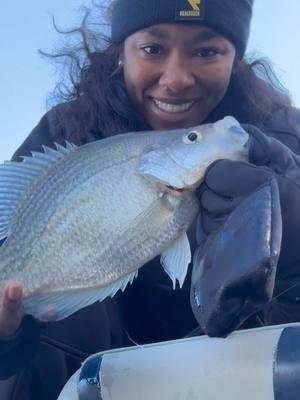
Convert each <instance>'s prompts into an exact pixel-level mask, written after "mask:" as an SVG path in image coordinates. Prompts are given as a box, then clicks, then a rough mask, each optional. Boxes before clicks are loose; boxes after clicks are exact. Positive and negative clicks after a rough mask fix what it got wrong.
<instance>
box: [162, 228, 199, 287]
mask: <svg viewBox="0 0 300 400" xmlns="http://www.w3.org/2000/svg"><path fill="white" fill-rule="evenodd" d="M191 259H192V257H191V247H190V243H189V239H188V237H187V234H186V233H184V234H183V235H181V236H180V237H179V238H178V239H176V240H175V241H174V242H173V243H172V244H171V246H170V247H168V249H167V250H165V251H164V252H163V253H162V254H161V257H160V262H161V265H162V266H163V268H164V270H165V271H166V273H167V274H168V275H169V277H170V278H171V280H172V282H173V289H175V287H176V280H178V282H179V286H180V287H182V285H183V282H184V280H185V277H186V274H187V270H188V266H189V264H190V262H191Z"/></svg>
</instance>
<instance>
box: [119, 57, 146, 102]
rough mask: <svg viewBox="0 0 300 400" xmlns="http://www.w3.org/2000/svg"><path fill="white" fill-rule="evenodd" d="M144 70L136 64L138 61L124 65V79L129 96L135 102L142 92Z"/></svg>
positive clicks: (144, 83)
mask: <svg viewBox="0 0 300 400" xmlns="http://www.w3.org/2000/svg"><path fill="white" fill-rule="evenodd" d="M145 78H146V75H145V71H144V70H143V69H142V68H141V67H140V66H139V65H138V63H133V62H132V63H130V65H125V66H124V81H125V86H126V89H127V92H128V94H129V97H131V98H132V100H134V101H135V102H136V101H137V98H139V97H140V96H141V94H142V92H143V89H144V86H145V85H146V79H145Z"/></svg>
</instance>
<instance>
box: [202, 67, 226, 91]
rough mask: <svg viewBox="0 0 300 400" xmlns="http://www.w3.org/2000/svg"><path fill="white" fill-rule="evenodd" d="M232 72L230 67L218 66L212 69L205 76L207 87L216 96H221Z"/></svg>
mask: <svg viewBox="0 0 300 400" xmlns="http://www.w3.org/2000/svg"><path fill="white" fill-rule="evenodd" d="M231 74H232V68H231V67H230V66H227V67H226V68H224V67H222V66H220V67H217V68H214V69H212V70H211V71H210V72H209V74H208V75H207V76H206V79H205V82H204V81H203V83H204V84H205V85H206V87H207V89H208V90H209V91H210V92H211V94H214V95H215V96H217V97H223V96H224V94H225V93H226V91H227V89H228V86H229V83H230V79H231Z"/></svg>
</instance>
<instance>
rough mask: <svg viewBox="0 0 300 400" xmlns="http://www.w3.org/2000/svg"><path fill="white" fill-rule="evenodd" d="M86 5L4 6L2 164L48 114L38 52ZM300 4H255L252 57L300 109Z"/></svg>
mask: <svg viewBox="0 0 300 400" xmlns="http://www.w3.org/2000/svg"><path fill="white" fill-rule="evenodd" d="M82 4H89V1H88V0H86V1H85V0H27V1H19V2H17V4H16V2H8V1H5V2H4V1H3V4H2V5H1V14H0V38H1V39H0V54H1V61H0V87H1V90H0V162H3V160H5V159H9V158H10V157H11V155H12V153H13V151H14V150H15V149H16V148H17V147H18V145H19V144H21V143H22V141H23V140H24V139H25V137H26V136H27V135H28V134H29V132H30V131H31V130H32V128H33V127H34V126H35V125H36V124H37V122H38V121H39V119H40V118H41V117H42V115H43V114H44V113H45V111H46V110H47V102H46V99H47V96H48V94H49V92H51V90H52V88H53V87H54V84H55V82H56V81H57V79H58V76H57V74H56V73H55V69H54V68H53V66H51V65H50V64H49V63H48V62H47V61H46V60H45V59H43V58H41V57H40V55H39V54H38V52H37V49H44V50H48V51H51V50H52V49H53V48H54V47H55V45H57V44H59V43H60V42H59V37H58V36H57V34H56V32H55V31H54V29H53V27H52V22H51V14H54V16H55V17H56V20H57V22H58V25H59V26H61V27H66V28H68V27H72V26H73V24H74V23H75V22H76V21H78V16H79V15H80V14H79V13H78V9H79V7H80V6H81V5H82ZM299 15H300V1H299V0H285V1H279V0H256V4H255V7H254V18H253V24H252V30H251V36H250V42H249V46H248V53H253V52H254V51H255V53H256V54H258V55H264V56H267V57H268V58H269V59H271V60H272V61H273V63H274V66H275V69H276V71H277V73H278V74H279V76H280V77H281V79H282V81H283V82H284V83H285V85H286V86H287V88H288V89H289V91H290V93H291V95H292V97H293V101H294V104H295V105H296V106H299V107H300V79H299V71H300V57H299V50H300V45H299V42H300V23H299Z"/></svg>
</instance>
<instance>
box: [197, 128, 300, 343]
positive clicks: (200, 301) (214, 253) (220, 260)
mask: <svg viewBox="0 0 300 400" xmlns="http://www.w3.org/2000/svg"><path fill="white" fill-rule="evenodd" d="M247 131H248V132H249V134H250V139H249V163H247V162H235V161H228V160H222V161H217V162H216V163H214V164H213V165H212V166H211V167H210V168H209V169H208V171H207V173H206V176H205V181H204V183H203V184H202V186H201V188H200V192H201V194H200V203H201V218H200V219H199V221H198V227H197V230H198V235H197V236H198V237H199V238H200V239H201V238H202V239H203V238H204V240H202V241H201V243H200V244H199V247H198V249H197V250H196V252H195V256H194V263H193V274H192V286H191V304H192V309H193V311H194V314H195V317H196V319H197V320H198V322H199V324H200V326H201V327H202V329H203V330H204V332H205V333H206V334H208V335H212V336H226V335H227V334H228V333H230V332H231V331H232V330H234V329H236V328H238V327H239V326H240V325H241V323H243V322H244V321H245V320H246V319H247V318H248V317H249V316H250V315H252V314H253V313H254V312H255V311H256V312H257V311H258V310H260V309H261V308H262V306H263V304H267V303H268V301H270V300H271V298H272V294H273V289H274V279H275V274H276V266H277V259H276V260H275V259H274V254H275V253H274V251H270V252H269V257H266V255H267V247H268V246H266V243H264V241H263V238H264V237H265V238H267V232H268V231H267V230H265V232H264V234H263V235H261V236H260V241H259V240H258V241H257V238H256V237H255V236H256V232H258V230H259V227H260V226H261V224H263V223H265V222H263V221H259V220H256V225H255V224H254V226H249V227H248V226H247V225H244V226H245V229H244V230H243V229H242V228H241V226H242V224H243V217H244V214H245V213H247V210H248V209H249V207H251V206H250V205H249V204H250V203H249V201H248V203H247V199H248V198H249V199H250V198H251V201H253V200H252V198H253V199H254V201H257V199H258V200H259V201H258V204H263V205H264V206H266V205H267V204H268V201H267V197H268V196H267V193H268V190H267V189H268V188H269V193H270V198H271V197H273V198H274V199H275V201H274V202H273V203H270V204H271V207H274V204H275V205H276V204H277V209H278V210H277V212H275V213H273V214H272V212H271V211H272V210H269V211H270V212H269V214H268V213H267V212H263V213H259V212H258V211H260V210H258V211H257V212H256V211H255V207H254V208H253V210H254V211H253V210H251V212H252V213H253V214H254V217H253V218H254V220H255V217H256V216H257V215H259V218H263V219H264V221H265V220H268V218H269V217H268V215H269V216H270V217H272V218H273V220H274V221H276V226H277V227H278V228H277V229H278V230H280V232H275V236H274V237H275V241H274V243H275V247H278V248H279V249H280V240H278V237H279V234H280V235H281V229H282V242H281V249H280V261H279V265H280V267H282V266H288V265H289V264H292V263H295V262H296V261H298V260H300V246H299V245H298V236H300V212H299V211H298V210H299V204H300V159H299V156H298V155H296V154H295V153H293V152H292V151H291V150H290V149H289V148H288V147H286V146H285V145H284V144H282V143H281V142H279V141H277V140H276V139H274V138H272V137H267V136H265V135H264V134H263V133H262V132H260V131H259V130H258V129H256V128H254V127H249V126H248V127H247ZM260 188H263V190H262V191H260ZM278 189H279V191H278ZM276 192H277V194H278V192H279V196H280V202H279V199H278V196H277V195H276ZM253 193H254V194H255V193H257V194H258V196H256V197H255V196H253ZM272 193H273V194H272ZM249 196H250V197H249ZM251 196H252V197H251ZM276 196H277V200H276ZM261 199H262V200H263V201H261ZM245 204H246V206H245ZM239 205H240V206H239ZM280 205H281V207H280ZM238 206H239V207H238ZM280 208H281V217H282V218H280ZM233 210H234V212H233ZM266 211H267V210H266ZM273 211H276V210H273ZM231 214H232V216H234V218H231V219H230V218H229V216H230V215H231ZM278 216H279V217H278ZM239 219H240V221H241V222H239ZM226 221H227V222H226ZM249 221H250V222H249ZM279 221H280V222H279ZM281 222H282V224H281ZM249 223H250V225H251V215H250V217H249V213H248V216H247V221H246V222H245V224H249ZM230 224H233V225H235V226H231V225H230ZM237 225H240V226H239V231H238V235H237V232H236V231H235V233H234V234H233V238H234V240H233V241H228V240H226V239H227V237H228V235H230V234H231V232H232V231H234V230H235V227H236V226H237ZM273 228H274V227H273ZM273 228H272V229H273ZM272 229H271V231H272ZM203 233H204V235H203ZM273 233H274V231H273V232H272V234H273ZM224 235H225V236H224ZM243 236H244V237H245V240H247V241H248V242H249V241H250V242H251V241H252V239H253V243H255V246H256V247H255V246H252V247H251V245H250V246H248V247H247V246H246V247H244V248H243V249H240V248H239V246H242V245H243V243H244V241H243ZM237 242H239V243H237ZM257 243H258V244H257ZM224 246H225V247H224ZM252 250H254V251H255V252H256V254H255V256H253V254H252ZM243 251H244V252H246V254H242V257H241V258H239V256H240V253H241V252H243ZM249 252H251V254H249ZM236 255H238V257H236ZM275 258H276V257H275ZM244 260H245V266H244V265H240V264H244ZM274 260H275V261H276V262H275V264H276V265H275V264H274ZM266 271H267V272H266Z"/></svg>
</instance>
